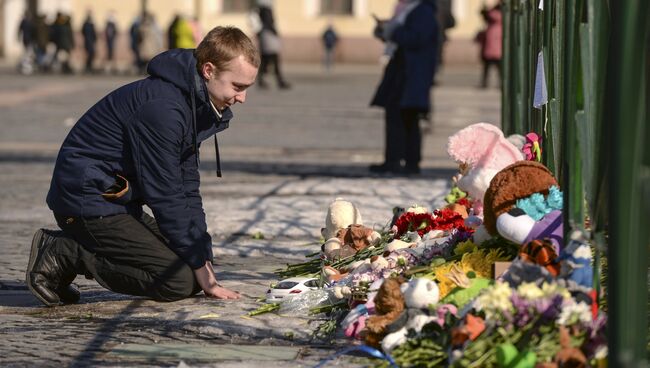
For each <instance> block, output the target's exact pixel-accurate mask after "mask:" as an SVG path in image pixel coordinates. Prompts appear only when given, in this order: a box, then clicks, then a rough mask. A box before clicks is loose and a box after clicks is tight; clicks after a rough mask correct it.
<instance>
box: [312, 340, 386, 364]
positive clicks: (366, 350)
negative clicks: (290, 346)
mask: <svg viewBox="0 0 650 368" xmlns="http://www.w3.org/2000/svg"><path fill="white" fill-rule="evenodd" d="M353 351H360V352H363V353H366V354H368V355H370V356H371V357H373V358H377V359H382V360H386V361H387V362H388V363H389V364H390V366H391V367H393V368H397V364H395V361H394V360H393V358H392V357H391V356H390V354H384V353H382V352H381V351H379V350H377V349H375V348H372V347H370V346H366V345H358V346H351V347H349V348H345V349H343V350H341V351H339V352H337V353H336V354H334V355H330V356H329V357H327V358H325V359H323V360H321V361H320V362H319V363H318V364H317V365H315V366H314V368H321V367H324V366H325V363H327V362H329V361H331V360H334V359H336V358H338V357H340V356H341V355H345V354H348V353H351V352H353Z"/></svg>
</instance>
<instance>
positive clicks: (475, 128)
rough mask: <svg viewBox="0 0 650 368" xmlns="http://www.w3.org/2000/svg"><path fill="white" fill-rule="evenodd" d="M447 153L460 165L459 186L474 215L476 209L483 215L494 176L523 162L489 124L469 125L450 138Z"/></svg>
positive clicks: (521, 157)
mask: <svg viewBox="0 0 650 368" xmlns="http://www.w3.org/2000/svg"><path fill="white" fill-rule="evenodd" d="M447 153H448V154H449V156H451V158H453V159H454V160H455V161H456V162H458V164H459V165H460V168H461V178H460V179H459V180H458V187H459V188H460V189H461V190H463V191H464V192H467V193H468V194H469V195H470V197H471V198H472V199H474V201H475V204H474V207H475V208H474V210H475V212H476V210H477V209H478V210H479V212H482V211H481V210H482V208H483V196H484V195H485V191H486V190H487V188H488V187H489V186H490V180H492V178H493V177H494V175H496V173H497V172H499V171H500V170H501V169H503V168H504V167H506V166H508V165H510V164H512V163H514V162H516V161H520V160H523V159H524V156H523V154H522V153H521V151H520V150H519V149H518V148H517V147H516V146H515V145H514V144H512V143H511V142H510V141H508V139H506V137H504V136H503V132H501V130H500V129H499V128H497V127H496V126H494V125H492V124H488V123H477V124H472V125H470V126H468V127H466V128H464V129H462V130H460V131H459V132H457V133H456V134H454V135H452V136H451V137H449V140H448V142H447ZM475 214H477V215H480V213H475Z"/></svg>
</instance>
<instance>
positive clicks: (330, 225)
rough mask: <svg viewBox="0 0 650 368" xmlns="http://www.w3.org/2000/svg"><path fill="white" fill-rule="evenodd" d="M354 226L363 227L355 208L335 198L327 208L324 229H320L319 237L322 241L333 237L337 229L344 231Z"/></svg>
mask: <svg viewBox="0 0 650 368" xmlns="http://www.w3.org/2000/svg"><path fill="white" fill-rule="evenodd" d="M354 224H357V225H363V220H362V219H361V213H360V212H359V209H358V208H357V206H355V205H354V203H352V202H350V201H347V200H345V199H343V198H336V199H335V200H334V201H332V202H331V203H330V204H329V206H328V208H327V215H326V216H325V227H324V228H322V229H321V235H322V236H323V239H325V240H327V239H330V238H333V237H335V236H336V233H337V232H338V231H339V229H345V228H347V227H348V226H350V225H354Z"/></svg>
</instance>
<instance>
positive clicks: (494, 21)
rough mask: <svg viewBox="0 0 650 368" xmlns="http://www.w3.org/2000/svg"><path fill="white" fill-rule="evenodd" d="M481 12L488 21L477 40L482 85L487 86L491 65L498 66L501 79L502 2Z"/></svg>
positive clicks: (482, 86)
mask: <svg viewBox="0 0 650 368" xmlns="http://www.w3.org/2000/svg"><path fill="white" fill-rule="evenodd" d="M481 14H482V15H483V19H485V22H486V23H487V27H486V29H485V30H484V31H481V32H479V34H478V35H477V40H476V41H477V42H479V43H480V45H481V62H482V64H483V74H482V76H481V84H480V87H481V88H487V85H488V73H489V71H490V67H496V68H497V71H498V72H499V80H501V54H502V50H501V49H502V45H501V35H502V27H503V23H502V16H501V2H498V3H497V4H496V5H495V6H494V7H493V8H491V9H489V10H488V9H485V8H484V9H483V10H481Z"/></svg>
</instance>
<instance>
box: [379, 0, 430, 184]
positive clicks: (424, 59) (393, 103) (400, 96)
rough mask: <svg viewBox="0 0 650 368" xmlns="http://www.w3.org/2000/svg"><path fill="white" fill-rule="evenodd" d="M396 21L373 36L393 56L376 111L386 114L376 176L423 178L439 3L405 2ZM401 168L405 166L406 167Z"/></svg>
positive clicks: (382, 25)
mask: <svg viewBox="0 0 650 368" xmlns="http://www.w3.org/2000/svg"><path fill="white" fill-rule="evenodd" d="M400 3H402V4H401V6H400V7H399V8H398V11H397V12H396V14H395V16H394V17H393V18H391V19H390V20H388V21H379V22H378V24H377V27H376V29H375V31H374V33H375V35H378V36H379V37H380V38H381V39H382V40H383V41H384V42H387V43H391V44H393V45H394V46H395V47H394V51H392V52H391V54H390V60H389V61H388V64H387V65H386V68H385V70H384V75H383V77H382V80H381V82H380V84H379V87H378V88H377V91H376V92H375V96H374V98H373V99H372V102H371V106H379V107H383V108H384V111H385V151H384V162H383V163H381V164H378V165H371V166H370V168H369V169H370V172H374V173H393V174H397V173H404V174H407V175H412V174H419V173H420V161H421V155H422V153H421V148H422V134H421V132H420V124H419V122H420V119H421V118H422V117H423V116H426V114H428V113H429V111H430V109H431V102H430V101H431V100H430V92H431V87H432V85H433V77H434V74H435V70H436V62H437V58H438V32H439V28H438V24H437V20H436V6H435V0H402V1H400ZM402 163H403V164H404V165H402Z"/></svg>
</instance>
